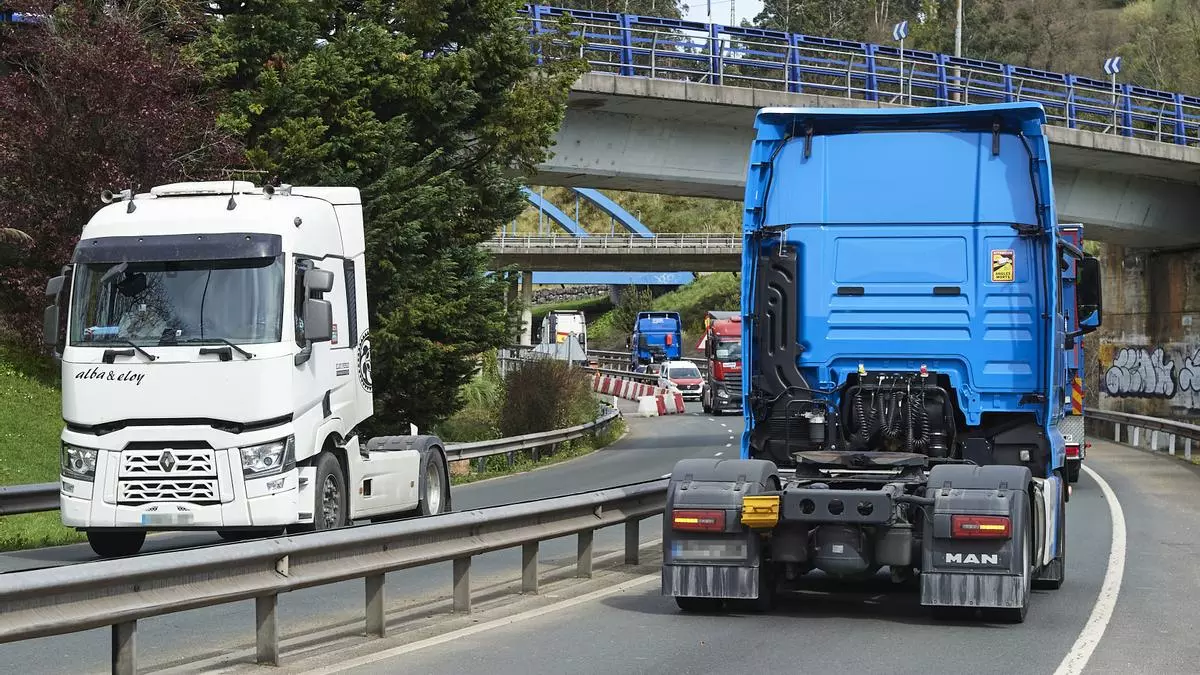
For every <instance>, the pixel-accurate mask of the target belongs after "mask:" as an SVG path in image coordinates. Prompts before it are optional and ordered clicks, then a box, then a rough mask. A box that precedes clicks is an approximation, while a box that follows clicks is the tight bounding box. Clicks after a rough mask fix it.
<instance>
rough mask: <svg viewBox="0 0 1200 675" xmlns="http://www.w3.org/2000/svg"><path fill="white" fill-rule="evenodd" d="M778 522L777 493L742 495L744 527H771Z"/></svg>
mask: <svg viewBox="0 0 1200 675" xmlns="http://www.w3.org/2000/svg"><path fill="white" fill-rule="evenodd" d="M778 522H779V495H746V496H745V497H742V524H743V525H745V526H746V527H754V528H771V527H775V524H776V523H778Z"/></svg>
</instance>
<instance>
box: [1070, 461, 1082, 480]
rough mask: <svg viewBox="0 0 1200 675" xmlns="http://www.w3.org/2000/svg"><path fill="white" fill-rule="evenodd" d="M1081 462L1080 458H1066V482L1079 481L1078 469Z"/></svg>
mask: <svg viewBox="0 0 1200 675" xmlns="http://www.w3.org/2000/svg"><path fill="white" fill-rule="evenodd" d="M1082 464H1083V461H1082V460H1078V459H1068V460H1067V482H1068V483H1078V482H1079V469H1080V466H1082Z"/></svg>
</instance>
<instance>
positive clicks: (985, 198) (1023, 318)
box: [742, 103, 1064, 453]
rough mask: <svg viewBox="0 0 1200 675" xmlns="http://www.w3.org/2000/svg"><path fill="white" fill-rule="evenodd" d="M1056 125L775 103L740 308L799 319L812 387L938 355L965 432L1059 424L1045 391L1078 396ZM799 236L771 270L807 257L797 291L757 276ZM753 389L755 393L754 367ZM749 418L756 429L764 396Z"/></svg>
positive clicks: (1007, 108)
mask: <svg viewBox="0 0 1200 675" xmlns="http://www.w3.org/2000/svg"><path fill="white" fill-rule="evenodd" d="M1043 120H1044V113H1043V111H1042V110H1041V108H1040V106H1038V105H1037V104H1025V103H1019V104H997V105H986V106H962V107H956V108H945V109H928V108H925V109H901V110H891V109H880V110H876V109H862V110H855V109H846V110H842V109H838V110H816V109H765V110H763V111H760V113H759V115H758V119H757V122H756V129H757V139H756V141H755V145H754V148H753V150H752V152H751V159H750V167H749V175H748V181H747V186H746V200H745V208H746V210H745V214H744V223H743V224H744V227H743V231H744V246H745V249H744V255H743V270H742V272H743V274H742V284H743V287H742V313H743V314H744V315H747V316H755V315H756V314H757V315H758V317H759V319H760V320H759V322H758V323H759V324H762V314H763V310H764V309H769V310H770V311H771V312H773V313H774V314H775V315H776V316H783V317H786V321H788V322H792V321H794V322H795V327H796V330H795V336H796V337H795V339H796V341H797V342H798V344H799V347H800V349H799V353H798V356H797V357H796V365H797V366H798V370H799V372H800V373H801V374H803V376H804V380H806V381H807V383H808V385H810V386H812V387H814V388H820V389H825V390H828V389H832V388H834V387H837V386H838V385H841V384H842V383H844V382H846V379H847V377H849V376H851V375H853V374H855V373H858V372H859V368H860V364H861V366H862V368H863V369H864V370H865V371H867V372H872V371H907V372H912V371H917V370H919V369H920V367H921V366H922V365H924V366H926V367H927V368H928V370H929V371H931V372H937V373H941V374H944V375H946V376H948V377H949V379H950V383H951V385H952V387H953V389H954V391H955V394H956V398H957V407H958V408H959V410H960V411H961V412H962V414H963V416H964V418H965V419H964V422H965V423H966V424H967V425H978V424H979V423H980V420H981V418H982V416H983V415H984V414H985V413H989V412H1018V411H1027V412H1030V413H1033V414H1034V415H1035V416H1036V418H1037V421H1038V423H1039V424H1040V425H1042V426H1044V427H1045V426H1048V423H1049V422H1050V421H1051V417H1057V416H1058V415H1060V414H1061V410H1060V409H1061V405H1059V406H1057V409H1055V410H1052V409H1051V406H1050V405H1049V403H1048V401H1053V400H1056V401H1059V402H1061V401H1062V400H1063V399H1062V393H1061V392H1062V386H1063V381H1062V380H1063V377H1062V375H1061V370H1062V366H1063V365H1064V364H1063V354H1062V353H1061V350H1060V349H1057V348H1056V347H1055V345H1056V344H1061V335H1062V331H1061V330H1059V329H1056V324H1055V323H1054V320H1055V316H1056V313H1055V311H1054V309H1053V308H1055V307H1056V306H1057V303H1058V298H1057V294H1058V285H1057V283H1055V282H1054V279H1055V278H1056V274H1057V272H1056V270H1055V267H1054V265H1055V259H1056V258H1055V248H1054V240H1055V236H1056V225H1055V223H1056V215H1055V213H1054V203H1053V193H1052V187H1051V186H1052V182H1051V175H1050V167H1049V163H1048V161H1047V160H1048V156H1049V146H1048V143H1047V142H1046V139H1045V137H1044V135H1043V133H1042V130H1041V124H1042V122H1043ZM997 124H998V125H999V133H998V134H997V133H994V129H993V125H997ZM810 129H811V135H810ZM1018 132H1019V134H1020V135H1018ZM1039 228H1040V229H1039ZM1023 233H1024V234H1023ZM787 247H791V248H794V263H793V262H791V259H790V258H789V259H788V262H786V264H784V263H779V262H776V263H774V264H775V266H776V268H779V266H780V265H781V264H784V267H785V268H788V269H782V268H780V269H778V271H777V274H779V275H782V276H779V277H778V278H780V279H785V278H786V277H787V275H788V274H789V271H788V270H789V269H792V268H794V269H792V271H791V272H790V273H792V274H795V276H796V280H795V282H794V283H795V287H794V288H791V289H790V290H788V291H787V292H788V293H792V294H794V298H793V299H789V300H784V299H783V298H784V295H785V291H784V290H783V289H781V288H776V287H775V286H773V285H772V284H774V283H775V282H773V281H771V280H767V281H766V282H763V280H762V279H759V278H758V276H759V275H760V274H764V273H765V272H764V271H763V268H762V262H761V259H762V257H763V256H767V255H769V254H770V253H771V252H772V251H773V250H782V249H783V248H787ZM760 282H763V283H765V285H762V284H760ZM777 285H778V284H776V286H777ZM760 292H765V293H766V294H767V295H768V296H770V297H765V298H761V299H760V298H758V297H757V294H758V293H760ZM772 303H774V304H772ZM1048 308H1049V309H1048ZM755 323H756V322H753V321H751V322H744V328H743V331H744V333H743V345H744V350H745V358H746V363H747V369H748V370H749V369H750V368H751V365H750V364H752V363H754V360H755V359H756V358H760V357H758V356H756V354H755V353H754V352H755V350H756V349H757V348H756V347H755V338H754V337H753V332H754V331H755V330H756V327H755ZM1058 323H1059V324H1061V321H1060V322H1058ZM1057 328H1061V326H1058V327H1057ZM757 330H767V328H766V327H765V326H763V325H759V326H758V328H757ZM781 335H782V333H781ZM1056 336H1057V339H1058V341H1057V342H1056ZM776 346H777V347H778V348H780V349H783V348H785V346H786V345H783V344H780V345H772V347H773V348H774V347H776ZM759 365H762V364H759ZM775 367H778V366H777V365H776V366H775ZM743 388H744V392H743V393H744V395H747V396H749V395H750V394H751V389H752V381H751V378H746V379H745V380H744V385H743ZM1055 393H1058V396H1057V398H1055V397H1054V394H1055ZM1038 394H1041V395H1043V396H1045V397H1046V399H1039V398H1038V396H1037V395H1038ZM746 415H747V427H748V428H749V427H750V426H751V424H752V412H751V410H750V407H749V406H747V408H746ZM747 437H748V435H747ZM745 446H746V440H745V439H744V440H743V453H745Z"/></svg>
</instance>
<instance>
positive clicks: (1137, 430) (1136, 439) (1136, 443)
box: [1130, 427, 1142, 448]
mask: <svg viewBox="0 0 1200 675" xmlns="http://www.w3.org/2000/svg"><path fill="white" fill-rule="evenodd" d="M1141 436H1142V428H1141V427H1134V428H1133V443H1130V445H1132V446H1133V447H1135V448H1140V447H1142V444H1141V442H1140V441H1141V440H1142V439H1141Z"/></svg>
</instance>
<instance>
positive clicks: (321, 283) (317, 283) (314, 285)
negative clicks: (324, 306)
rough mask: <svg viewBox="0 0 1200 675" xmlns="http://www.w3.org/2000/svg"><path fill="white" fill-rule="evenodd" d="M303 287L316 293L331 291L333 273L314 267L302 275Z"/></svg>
mask: <svg viewBox="0 0 1200 675" xmlns="http://www.w3.org/2000/svg"><path fill="white" fill-rule="evenodd" d="M304 287H305V288H306V289H308V290H310V291H316V292H318V293H328V292H329V291H332V290H333V272H330V271H329V270H323V269H318V268H316V267H314V268H312V269H310V270H308V271H307V272H305V273H304Z"/></svg>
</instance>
